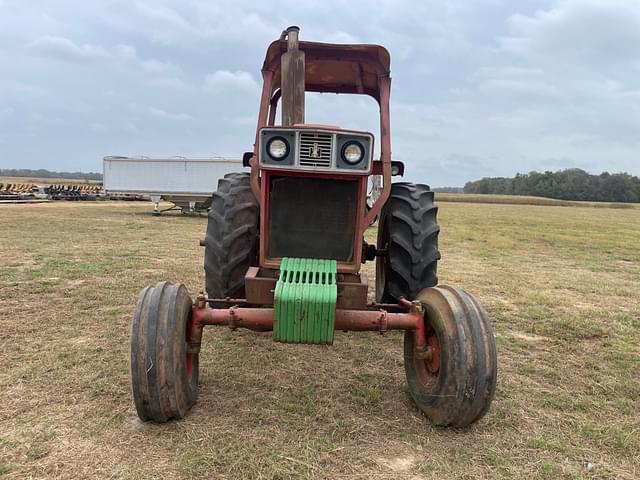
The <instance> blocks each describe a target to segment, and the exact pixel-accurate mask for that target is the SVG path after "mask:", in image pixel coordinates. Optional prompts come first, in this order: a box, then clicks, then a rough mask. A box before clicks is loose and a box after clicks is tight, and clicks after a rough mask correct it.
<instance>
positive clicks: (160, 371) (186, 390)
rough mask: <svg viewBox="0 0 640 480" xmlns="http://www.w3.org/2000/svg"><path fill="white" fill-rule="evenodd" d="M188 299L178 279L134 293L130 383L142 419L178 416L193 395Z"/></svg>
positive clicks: (195, 384)
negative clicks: (136, 294) (135, 301)
mask: <svg viewBox="0 0 640 480" xmlns="http://www.w3.org/2000/svg"><path fill="white" fill-rule="evenodd" d="M191 306H192V302H191V298H190V297H189V292H188V291H187V289H186V287H185V286H184V285H182V284H181V283H177V284H172V283H169V282H159V283H158V284H156V285H155V286H153V287H147V288H145V289H144V290H142V292H140V297H139V298H138V303H137V304H136V308H135V310H134V312H133V321H132V322H131V385H132V391H133V399H134V402H135V405H136V411H137V412H138V416H139V417H140V419H141V420H142V421H147V420H152V421H154V422H160V423H161V422H166V421H168V420H170V419H172V418H175V419H180V418H182V417H184V416H185V415H186V414H187V412H188V411H189V409H190V408H191V406H192V405H193V404H194V403H195V402H196V399H197V397H198V364H199V362H198V360H199V358H198V354H194V353H189V349H188V347H189V341H190V338H189V332H190V328H189V327H190V321H191Z"/></svg>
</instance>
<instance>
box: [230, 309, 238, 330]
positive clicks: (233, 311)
mask: <svg viewBox="0 0 640 480" xmlns="http://www.w3.org/2000/svg"><path fill="white" fill-rule="evenodd" d="M237 309H238V307H236V306H233V307H231V308H230V309H229V329H231V331H232V332H233V331H235V330H237V329H238V325H237V323H236V320H237V318H238V315H237V314H236V310H237Z"/></svg>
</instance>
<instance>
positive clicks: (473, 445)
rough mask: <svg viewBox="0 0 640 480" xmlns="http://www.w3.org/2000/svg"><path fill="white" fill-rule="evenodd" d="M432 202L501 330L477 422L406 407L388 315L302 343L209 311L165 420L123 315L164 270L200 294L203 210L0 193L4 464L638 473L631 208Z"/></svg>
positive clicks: (170, 470)
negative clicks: (211, 318)
mask: <svg viewBox="0 0 640 480" xmlns="http://www.w3.org/2000/svg"><path fill="white" fill-rule="evenodd" d="M440 220H441V224H442V234H441V247H442V253H443V260H442V262H441V266H440V278H441V282H442V283H452V284H457V285H460V286H462V287H464V288H466V289H468V290H469V291H471V292H473V293H474V294H476V295H477V296H478V297H479V298H480V299H481V300H482V301H483V302H484V304H485V305H486V306H487V309H488V311H489V312H490V314H491V316H492V318H493V321H494V326H495V332H496V336H497V345H498V355H499V380H498V391H497V396H496V399H495V401H494V403H493V406H492V408H491V410H490V411H489V413H488V415H487V416H486V417H485V418H484V419H483V420H482V421H481V422H479V423H478V424H477V425H475V426H473V427H472V428H469V429H466V430H462V431H453V430H447V429H439V428H434V427H432V426H430V424H429V423H428V422H427V421H426V420H425V418H424V417H423V416H422V415H421V414H420V413H419V412H418V411H417V409H416V408H415V407H414V406H413V404H412V402H411V401H410V399H409V396H408V392H407V391H406V387H405V382H404V371H403V367H402V337H401V335H400V334H397V333H396V334H387V335H385V336H379V335H374V334H365V333H363V334H342V333H340V334H337V337H336V342H335V345H334V346H333V347H312V346H304V345H300V346H287V345H282V344H275V343H273V342H272V341H271V339H270V336H269V335H268V334H254V333H251V332H235V333H232V332H230V331H228V330H226V329H214V328H210V329H208V330H205V338H204V344H203V351H202V354H201V374H200V379H201V383H202V386H201V392H200V399H199V403H198V405H197V406H196V407H195V408H194V409H193V411H192V412H191V413H190V414H189V415H188V416H187V418H186V419H184V420H183V421H180V422H172V423H169V424H166V425H160V426H157V425H150V424H141V423H140V422H139V421H137V419H136V416H135V411H134V408H133V403H132V399H131V395H130V386H129V371H128V369H129V365H128V362H129V360H128V356H129V352H128V350H129V345H128V342H129V320H130V314H131V310H132V308H133V305H134V303H135V301H136V298H137V295H138V292H139V290H140V289H141V288H142V287H143V286H145V285H147V284H152V283H155V282H156V281H158V280H162V279H169V280H174V281H182V282H184V283H185V284H186V285H187V287H188V288H189V290H190V292H191V294H192V295H195V294H196V293H197V291H198V290H199V289H200V288H201V286H202V285H203V283H204V278H203V271H202V267H201V263H202V250H201V248H200V247H199V246H198V239H199V238H200V237H201V236H202V235H203V232H204V229H205V222H206V220H205V219H204V218H203V217H188V216H181V215H163V216H162V217H160V218H155V217H152V216H151V215H150V214H149V205H148V204H147V203H144V204H142V203H138V204H136V203H102V202H101V203H91V204H90V203H81V204H80V203H63V202H60V203H53V204H40V205H7V206H2V207H0V226H1V229H2V234H1V235H0V351H1V353H0V405H1V406H0V475H2V474H4V475H6V477H7V478H70V479H71V478H73V479H76V478H94V477H95V478H116V479H134V478H213V479H245V478H246V479H252V478H260V479H287V478H313V479H339V478H353V479H365V478H366V479H370V478H376V479H377V478H380V479H404V478H406V479H418V478H427V479H430V478H433V479H436V478H466V479H478V478H480V479H482V478H486V479H493V478H571V479H573V478H576V479H577V478H587V479H592V478H594V479H595V478H597V479H609V478H621V479H632V478H639V477H640V416H639V414H638V413H639V412H640V374H639V373H638V372H639V371H640V209H620V210H618V209H616V210H613V209H604V208H586V207H562V208H560V207H554V206H530V205H503V204H472V203H454V202H443V203H442V204H441V209H440ZM374 234H375V232H373V231H371V232H370V233H369V235H370V236H373V235H374ZM367 269H368V271H369V273H370V275H371V277H372V276H373V272H372V270H371V267H370V264H367ZM587 464H592V466H593V468H591V469H587V468H586V465H587Z"/></svg>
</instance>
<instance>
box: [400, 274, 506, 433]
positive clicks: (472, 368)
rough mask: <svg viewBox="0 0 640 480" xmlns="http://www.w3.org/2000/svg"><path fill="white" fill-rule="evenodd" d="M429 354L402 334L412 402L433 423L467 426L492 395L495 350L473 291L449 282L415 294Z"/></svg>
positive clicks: (411, 337)
mask: <svg viewBox="0 0 640 480" xmlns="http://www.w3.org/2000/svg"><path fill="white" fill-rule="evenodd" d="M417 300H419V301H420V302H421V303H422V305H423V307H424V322H425V330H426V337H427V338H426V340H427V342H426V343H427V346H428V347H430V352H431V356H430V357H428V358H426V359H425V358H422V357H420V355H418V353H419V352H416V351H415V334H414V331H413V330H407V331H406V332H405V337H404V367H405V373H406V376H407V383H408V385H409V392H410V393H411V396H412V397H413V399H414V401H415V403H416V405H417V406H418V408H420V410H422V411H423V412H424V413H425V415H426V416H427V417H428V418H429V419H430V420H431V421H432V422H433V423H434V424H436V425H439V426H452V427H466V426H467V425H470V424H472V423H474V422H476V421H478V420H479V419H480V418H482V416H484V414H485V413H487V410H489V406H490V405H491V402H492V400H493V398H494V395H495V389H496V378H497V370H498V368H497V356H496V346H495V339H494V336H493V329H492V327H491V320H490V319H489V316H488V315H487V312H486V311H485V309H484V308H483V307H482V305H481V304H480V302H478V301H477V300H476V299H475V298H474V297H473V296H472V295H470V294H468V293H467V292H465V291H464V290H461V289H459V288H455V287H451V286H448V285H444V286H440V287H436V288H427V289H425V290H423V291H422V292H420V293H419V294H418V297H417Z"/></svg>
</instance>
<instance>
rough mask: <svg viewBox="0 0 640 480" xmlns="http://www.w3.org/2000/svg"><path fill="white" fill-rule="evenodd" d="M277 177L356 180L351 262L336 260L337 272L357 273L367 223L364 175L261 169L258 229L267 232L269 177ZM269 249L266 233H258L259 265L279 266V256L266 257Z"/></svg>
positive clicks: (366, 177) (366, 178) (365, 179)
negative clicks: (356, 191) (357, 189)
mask: <svg viewBox="0 0 640 480" xmlns="http://www.w3.org/2000/svg"><path fill="white" fill-rule="evenodd" d="M274 175H275V176H279V177H297V178H302V177H306V178H328V179H332V180H336V179H339V180H351V181H357V182H358V188H359V190H360V193H359V195H358V205H357V206H356V212H357V214H356V225H358V226H359V228H358V230H357V231H356V234H355V236H354V239H353V260H352V261H351V262H337V267H338V272H339V273H357V272H358V271H359V270H360V265H361V263H362V262H361V259H362V238H363V235H364V231H365V230H366V228H367V227H368V224H366V225H365V224H364V223H363V219H364V215H365V205H364V202H365V199H366V196H367V180H368V178H369V177H368V176H366V175H348V174H344V173H340V174H337V173H326V174H325V173H319V172H308V171H289V170H262V176H261V179H262V190H261V193H262V201H261V202H260V231H261V232H267V230H268V225H269V212H270V209H269V197H270V195H269V183H270V182H269V179H270V178H271V176H274ZM268 251H269V238H268V235H260V266H261V267H265V268H278V267H280V260H281V259H280V258H275V259H274V258H268V257H267V252H268Z"/></svg>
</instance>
